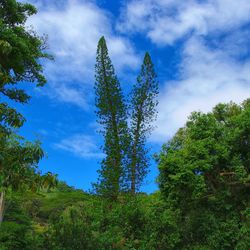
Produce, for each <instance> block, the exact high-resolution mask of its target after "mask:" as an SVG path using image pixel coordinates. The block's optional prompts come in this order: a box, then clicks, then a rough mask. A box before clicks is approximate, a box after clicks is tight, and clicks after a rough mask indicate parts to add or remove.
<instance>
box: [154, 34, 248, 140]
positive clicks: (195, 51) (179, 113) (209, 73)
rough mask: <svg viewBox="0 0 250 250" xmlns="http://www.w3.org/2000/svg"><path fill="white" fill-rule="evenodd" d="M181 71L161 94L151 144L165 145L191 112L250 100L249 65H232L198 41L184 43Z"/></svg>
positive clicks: (227, 57)
mask: <svg viewBox="0 0 250 250" xmlns="http://www.w3.org/2000/svg"><path fill="white" fill-rule="evenodd" d="M182 69H183V71H182V73H181V76H182V78H181V79H180V80H178V81H173V82H170V83H169V82H168V83H166V84H165V87H164V89H162V91H161V95H160V100H159V118H158V121H157V128H156V130H155V132H154V134H153V138H152V140H156V141H166V140H167V139H168V138H169V137H170V136H172V135H173V134H174V133H175V132H176V131H177V129H178V128H179V127H182V126H183V125H184V124H185V122H186V119H187V117H188V116H189V115H190V113H191V112H192V111H203V112H208V111H211V109H212V107H214V106H215V105H216V104H218V103H219V102H230V101H231V100H232V101H234V102H237V103H240V102H241V101H243V100H244V99H247V98H249V97H250V61H242V62H239V61H235V60H233V59H232V58H231V57H230V56H228V55H227V53H224V51H222V50H218V49H217V50H213V49H211V48H208V47H207V46H205V45H204V44H203V41H202V40H199V39H198V38H191V39H190V40H189V41H188V42H187V43H186V46H185V50H184V60H183V62H182Z"/></svg>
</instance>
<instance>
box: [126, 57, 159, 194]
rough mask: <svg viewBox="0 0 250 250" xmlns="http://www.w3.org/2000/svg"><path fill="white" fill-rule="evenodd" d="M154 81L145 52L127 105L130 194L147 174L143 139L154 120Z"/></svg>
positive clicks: (146, 158)
mask: <svg viewBox="0 0 250 250" xmlns="http://www.w3.org/2000/svg"><path fill="white" fill-rule="evenodd" d="M157 95H158V81H157V79H156V74H155V71H154V65H153V63H152V61H151V58H150V55H149V53H146V54H145V57H144V60H143V64H142V67H141V72H140V74H139V76H138V77H137V83H136V84H135V85H134V87H133V90H132V97H131V104H130V108H131V110H132V113H131V126H130V134H131V150H130V153H129V171H128V177H129V182H130V184H131V192H132V193H135V192H136V190H138V188H139V186H140V184H141V183H142V181H143V179H144V177H145V175H146V174H147V172H148V164H149V159H148V157H147V151H148V150H147V148H146V139H147V136H148V135H149V134H150V132H151V131H152V128H153V127H152V122H153V121H154V120H155V119H156V115H157V111H156V107H157V104H158V101H157Z"/></svg>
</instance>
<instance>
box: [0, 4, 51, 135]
mask: <svg viewBox="0 0 250 250" xmlns="http://www.w3.org/2000/svg"><path fill="white" fill-rule="evenodd" d="M34 14H36V9H35V7H34V6H32V5H31V4H24V3H19V2H17V1H16V0H2V1H1V2H0V93H1V95H2V97H7V98H9V99H11V100H13V101H16V102H19V103H27V102H28V100H29V99H30V96H29V95H28V94H27V93H26V92H25V91H24V90H23V89H20V88H17V84H18V83H19V82H36V84H37V85H38V86H43V85H44V84H45V82H46V80H45V77H44V76H43V74H42V71H43V68H42V65H41V59H43V58H45V59H46V58H47V59H48V58H51V56H50V55H48V54H47V53H46V52H45V50H46V37H39V36H37V35H36V33H35V32H34V31H33V30H31V29H28V28H27V27H26V25H25V24H26V20H27V18H28V17H30V16H31V15H34ZM0 98H1V97H0ZM0 101H1V99H0ZM24 121H25V119H24V117H23V116H22V115H21V114H20V113H18V112H17V111H16V110H15V109H13V108H11V107H10V106H9V105H8V104H7V103H6V102H0V136H4V135H5V133H6V132H7V130H8V126H10V127H20V126H22V124H23V122H24Z"/></svg>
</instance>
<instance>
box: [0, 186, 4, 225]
mask: <svg viewBox="0 0 250 250" xmlns="http://www.w3.org/2000/svg"><path fill="white" fill-rule="evenodd" d="M4 207H5V193H4V191H2V192H1V195H0V225H1V223H2V221H3V216H4Z"/></svg>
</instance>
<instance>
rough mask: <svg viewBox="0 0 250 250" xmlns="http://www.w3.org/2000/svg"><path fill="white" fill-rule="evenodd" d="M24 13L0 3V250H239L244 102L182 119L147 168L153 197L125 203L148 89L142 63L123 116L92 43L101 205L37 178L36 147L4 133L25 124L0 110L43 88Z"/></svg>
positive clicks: (151, 97)
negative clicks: (154, 169)
mask: <svg viewBox="0 0 250 250" xmlns="http://www.w3.org/2000/svg"><path fill="white" fill-rule="evenodd" d="M35 13H36V10H35V8H34V7H33V6H32V5H30V4H22V3H17V2H16V1H15V0H1V1H0V94H1V102H0V250H25V249H27V250H29V249H30V250H46V249H48V250H64V249H65V250H77V249H79V250H85V249H86V250H109V249H117V250H119V249H121V250H126V249H141V250H151V249H152V250H154V249H155V250H167V249H176V250H177V249H178V250H179V249H186V250H217V249H222V250H232V249H236V250H247V249H250V196H249V194H250V175H249V172H250V99H248V100H246V101H245V102H243V103H242V104H241V105H237V104H234V103H229V104H218V105H217V106H216V107H215V108H214V109H213V111H212V112H210V113H207V114H204V113H200V112H194V113H192V115H191V116H190V117H189V120H188V121H187V123H186V125H185V126H184V127H183V128H181V129H179V131H178V132H177V133H176V135H175V136H174V137H173V138H172V139H171V140H170V141H169V142H167V143H166V144H165V145H164V146H163V147H162V151H161V152H160V154H159V155H158V156H157V157H156V160H157V161H158V164H159V171H160V174H159V178H158V182H159V187H160V190H159V191H158V192H156V193H154V194H150V195H147V194H143V193H135V191H136V190H138V187H139V185H140V183H141V182H142V181H143V178H144V177H145V174H146V172H147V167H148V161H147V150H146V147H145V144H146V137H147V135H148V134H149V132H150V131H151V128H152V127H151V122H152V121H153V120H154V119H155V117H156V111H155V109H156V106H157V100H156V96H157V94H158V83H157V81H156V76H155V72H154V69H153V64H152V62H151V59H150V56H149V54H147V53H146V55H145V58H144V62H143V65H142V68H141V72H140V74H139V77H138V79H137V84H135V85H134V87H133V90H132V95H131V100H130V101H131V104H130V105H129V107H127V105H126V104H125V101H124V97H123V93H122V90H121V87H120V83H119V81H118V79H117V77H116V75H115V71H114V67H113V65H112V63H111V60H110V58H109V55H108V50H107V46H106V42H105V39H104V38H103V37H102V38H101V39H100V41H99V44H98V49H97V62H96V85H95V90H96V106H97V109H98V110H97V116H98V118H99V122H100V124H101V125H102V128H103V131H102V132H103V135H104V148H103V149H104V153H105V154H106V157H105V159H104V160H103V162H102V166H101V170H100V180H99V183H97V186H96V187H97V191H98V192H99V193H101V194H102V196H100V195H96V194H89V193H85V192H83V191H81V190H76V189H74V188H73V187H69V186H67V185H66V184H65V183H63V182H60V183H58V184H57V180H56V178H55V176H54V175H52V174H51V173H48V174H46V175H41V173H40V172H39V169H38V163H39V161H40V159H41V158H42V157H43V154H44V152H43V150H42V149H41V147H40V143H39V142H34V143H32V142H27V141H25V139H24V138H22V137H20V136H17V135H16V134H15V133H14V131H13V128H19V127H21V126H22V124H23V122H24V117H23V116H22V115H21V114H19V113H18V112H17V111H16V110H15V109H13V108H11V107H9V106H8V104H7V103H5V102H3V100H5V98H6V97H7V98H9V99H11V100H14V101H16V102H19V103H26V102H27V101H28V100H29V96H28V95H27V93H26V92H25V91H23V90H20V89H17V88H16V85H19V83H20V82H21V81H26V82H36V83H37V84H38V85H43V84H44V83H45V79H44V77H43V75H42V66H41V64H40V63H39V62H40V61H39V60H38V59H42V58H49V56H48V55H47V54H46V53H45V52H44V49H45V45H44V44H45V43H44V39H43V38H39V37H37V35H36V34H35V33H34V32H33V31H31V30H27V29H26V28H25V22H26V20H27V18H28V17H29V16H30V15H33V14H35ZM2 98H3V100H2ZM129 110H130V112H128V111H129ZM128 115H131V117H129V116H128ZM129 118H130V119H129ZM127 120H130V121H131V123H130V127H129V126H128V125H127ZM131 149H132V150H131ZM55 184H57V185H56V187H55ZM128 190H129V191H132V192H122V191H128ZM34 191H36V192H34ZM4 212H5V213H4ZM3 215H4V216H3Z"/></svg>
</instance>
